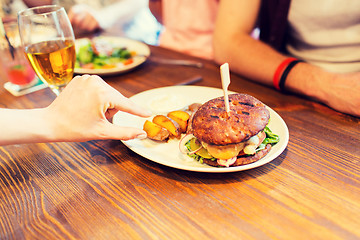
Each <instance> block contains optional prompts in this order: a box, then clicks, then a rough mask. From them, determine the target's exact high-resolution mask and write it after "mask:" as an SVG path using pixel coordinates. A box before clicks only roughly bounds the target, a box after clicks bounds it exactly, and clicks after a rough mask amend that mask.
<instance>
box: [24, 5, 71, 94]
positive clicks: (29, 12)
mask: <svg viewBox="0 0 360 240" xmlns="http://www.w3.org/2000/svg"><path fill="white" fill-rule="evenodd" d="M18 24H19V32H20V37H21V41H22V45H23V47H24V50H25V54H26V56H27V58H28V60H29V62H30V64H31V66H32V67H33V69H34V70H35V72H36V74H37V75H38V77H39V78H40V79H41V80H42V81H43V82H44V83H45V84H47V85H48V86H49V87H50V88H51V90H52V91H53V92H54V93H55V94H56V95H59V94H60V92H61V91H62V89H64V88H65V86H66V85H67V84H68V82H69V81H70V80H71V79H72V77H73V74H74V65H75V58H76V53H75V37H74V32H73V29H72V27H71V23H70V21H69V18H68V16H67V14H66V12H65V10H64V8H63V7H60V6H56V5H49V6H41V7H34V8H29V9H26V10H23V11H21V12H19V14H18Z"/></svg>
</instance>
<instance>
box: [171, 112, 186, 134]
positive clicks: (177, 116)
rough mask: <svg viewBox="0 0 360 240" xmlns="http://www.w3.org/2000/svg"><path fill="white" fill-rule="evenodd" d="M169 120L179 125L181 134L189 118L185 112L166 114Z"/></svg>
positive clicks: (184, 130)
mask: <svg viewBox="0 0 360 240" xmlns="http://www.w3.org/2000/svg"><path fill="white" fill-rule="evenodd" d="M167 116H168V117H169V118H171V119H172V120H174V121H175V122H177V123H178V124H179V125H180V129H181V133H185V132H186V129H187V126H188V120H189V118H190V114H189V113H187V112H185V111H180V110H179V111H172V112H169V113H168V114H167Z"/></svg>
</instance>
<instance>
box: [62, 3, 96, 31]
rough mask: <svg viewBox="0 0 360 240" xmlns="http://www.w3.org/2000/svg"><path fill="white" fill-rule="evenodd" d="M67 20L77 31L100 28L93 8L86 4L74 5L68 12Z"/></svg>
mask: <svg viewBox="0 0 360 240" xmlns="http://www.w3.org/2000/svg"><path fill="white" fill-rule="evenodd" d="M68 17H69V20H70V22H71V24H72V26H73V28H74V31H76V32H78V33H84V32H93V31H96V30H98V29H100V24H99V21H98V20H97V19H96V13H95V10H94V9H92V8H91V7H90V6H88V5H86V4H77V5H74V6H73V7H72V8H71V9H70V10H69V13H68Z"/></svg>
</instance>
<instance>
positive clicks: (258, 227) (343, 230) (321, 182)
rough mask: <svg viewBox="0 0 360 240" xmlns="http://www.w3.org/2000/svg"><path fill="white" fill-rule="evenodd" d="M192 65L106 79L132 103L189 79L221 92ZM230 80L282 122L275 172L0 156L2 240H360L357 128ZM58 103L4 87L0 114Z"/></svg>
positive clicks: (108, 157) (75, 150) (72, 155)
mask: <svg viewBox="0 0 360 240" xmlns="http://www.w3.org/2000/svg"><path fill="white" fill-rule="evenodd" d="M151 51H152V54H153V55H154V56H157V57H166V58H174V59H192V60H199V59H196V58H192V57H189V56H186V55H183V54H181V53H177V52H173V51H170V50H167V49H163V48H159V47H151ZM200 61H202V62H203V63H204V68H201V69H196V68H190V67H183V66H172V67H169V66H166V65H161V64H157V63H152V62H146V63H144V64H143V65H141V66H140V67H139V68H137V69H135V70H134V71H132V72H129V73H127V74H124V75H119V76H112V77H107V78H105V80H106V81H107V82H108V83H109V84H110V85H111V86H113V87H115V88H116V89H118V90H119V91H120V92H122V93H123V94H124V95H125V96H128V97H130V96H132V95H134V94H136V93H139V92H142V91H145V90H148V89H152V88H157V87H164V86H172V85H176V84H179V83H181V82H183V81H184V80H185V79H190V78H192V77H195V76H202V78H203V80H202V81H201V82H198V83H196V84H195V85H199V86H210V87H218V88H220V87H221V82H220V73H219V69H218V66H216V65H215V64H213V63H212V62H209V61H203V60H200ZM231 80H232V83H231V85H230V88H229V90H232V91H237V92H244V93H248V94H251V95H253V96H254V97H256V98H258V99H260V100H261V101H263V102H264V103H265V104H267V105H268V106H270V107H271V108H273V109H274V110H275V111H277V112H278V113H279V114H280V116H281V117H282V118H283V119H284V120H285V122H286V123H287V125H288V128H289V131H290V141H289V144H288V147H287V149H286V150H285V151H284V152H283V153H282V154H281V155H280V156H279V157H278V158H276V159H275V160H274V161H272V162H271V163H269V164H266V165H264V166H262V167H259V168H256V169H252V170H247V171H243V172H236V173H226V174H206V173H196V172H187V171H182V170H177V169H173V168H169V167H165V166H162V165H159V164H156V163H153V162H151V161H149V160H147V159H145V158H143V157H140V156H139V155H137V154H135V153H133V152H132V151H131V150H129V149H128V148H126V147H125V145H123V144H122V143H121V142H120V141H110V140H109V141H90V142H84V143H49V144H25V145H13V146H6V147H0V238H1V239H359V238H360V228H359V227H360V220H359V215H360V148H359V142H360V128H359V123H360V121H359V119H358V118H354V117H351V116H348V115H344V114H341V113H338V112H335V111H333V110H332V109H329V108H327V107H326V106H323V105H321V104H319V103H316V102H312V101H309V100H307V99H304V98H301V97H298V96H294V95H286V94H281V93H278V92H276V91H275V90H273V89H271V88H268V87H265V86H260V85H258V84H256V83H252V82H249V81H246V80H245V79H242V78H241V77H239V76H236V75H231ZM1 83H2V82H1ZM54 98H55V96H54V95H53V94H52V92H51V91H50V90H49V89H44V90H41V91H38V92H36V93H33V94H29V95H27V96H22V97H17V98H16V97H13V96H11V95H10V94H9V93H8V92H6V90H4V89H3V88H0V107H8V108H36V107H44V106H47V105H48V104H50V102H51V101H52V100H53V99H54ZM0 134H1V133H0Z"/></svg>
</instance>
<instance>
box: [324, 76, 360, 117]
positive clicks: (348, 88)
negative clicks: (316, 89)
mask: <svg viewBox="0 0 360 240" xmlns="http://www.w3.org/2000/svg"><path fill="white" fill-rule="evenodd" d="M321 90H322V92H323V102H324V103H325V104H327V105H328V106H329V107H332V108H333V109H335V110H338V111H341V112H344V113H347V114H351V115H354V116H357V117H360V73H359V72H357V73H346V74H330V77H329V78H328V81H327V82H326V83H325V84H322V88H321Z"/></svg>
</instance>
